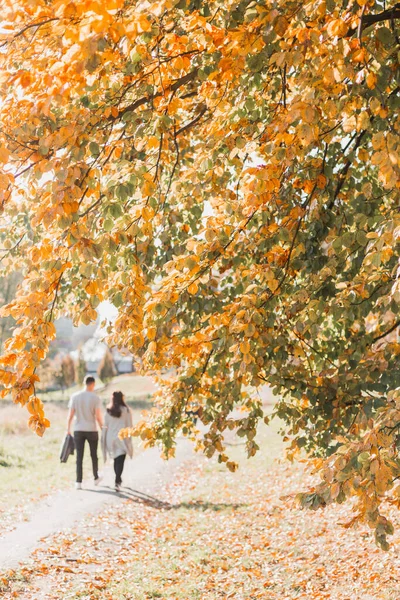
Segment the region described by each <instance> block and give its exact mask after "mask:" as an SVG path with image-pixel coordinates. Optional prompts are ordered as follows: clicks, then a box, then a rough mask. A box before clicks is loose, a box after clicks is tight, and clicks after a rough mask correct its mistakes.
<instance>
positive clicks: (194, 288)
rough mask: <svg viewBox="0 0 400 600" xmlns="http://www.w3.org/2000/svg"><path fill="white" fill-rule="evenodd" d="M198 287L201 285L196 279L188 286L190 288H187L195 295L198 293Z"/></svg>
mask: <svg viewBox="0 0 400 600" xmlns="http://www.w3.org/2000/svg"><path fill="white" fill-rule="evenodd" d="M198 289H199V286H198V285H197V283H196V282H195V281H194V282H193V283H191V284H190V285H189V287H188V289H187V290H188V292H189V294H192V295H194V294H196V293H197V291H198Z"/></svg>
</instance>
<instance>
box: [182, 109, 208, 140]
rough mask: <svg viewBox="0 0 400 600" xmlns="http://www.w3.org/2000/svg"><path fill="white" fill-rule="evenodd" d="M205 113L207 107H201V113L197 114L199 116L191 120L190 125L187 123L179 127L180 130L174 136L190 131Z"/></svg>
mask: <svg viewBox="0 0 400 600" xmlns="http://www.w3.org/2000/svg"><path fill="white" fill-rule="evenodd" d="M206 112H207V107H206V106H205V107H203V108H202V109H201V111H200V112H199V114H198V115H197V117H195V118H194V119H193V121H190V123H187V124H186V125H184V126H183V127H181V128H180V129H178V131H177V132H176V135H180V134H181V133H183V132H184V131H187V130H188V129H191V128H192V127H193V126H194V125H196V123H197V122H198V121H200V119H201V117H202V116H203V115H204V114H205V113H206Z"/></svg>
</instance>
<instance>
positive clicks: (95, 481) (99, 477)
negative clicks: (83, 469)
mask: <svg viewBox="0 0 400 600" xmlns="http://www.w3.org/2000/svg"><path fill="white" fill-rule="evenodd" d="M102 480H103V477H101V476H100V475H99V476H98V477H97V479H95V480H94V485H99V483H100V481H102Z"/></svg>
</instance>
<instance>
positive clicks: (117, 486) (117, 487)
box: [115, 483, 121, 492]
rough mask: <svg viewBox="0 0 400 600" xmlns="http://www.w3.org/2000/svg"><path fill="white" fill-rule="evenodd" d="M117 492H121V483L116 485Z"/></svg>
mask: <svg viewBox="0 0 400 600" xmlns="http://www.w3.org/2000/svg"><path fill="white" fill-rule="evenodd" d="M115 491H116V492H120V491H121V484H120V483H116V484H115Z"/></svg>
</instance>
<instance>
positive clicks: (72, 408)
mask: <svg viewBox="0 0 400 600" xmlns="http://www.w3.org/2000/svg"><path fill="white" fill-rule="evenodd" d="M85 384H86V389H84V390H82V391H81V392H77V393H76V394H73V395H72V396H71V400H70V402H69V413H68V421H67V432H68V433H71V423H72V420H73V418H74V417H75V423H74V441H75V449H76V484H75V487H76V489H77V490H81V489H82V464H83V453H84V450H85V441H86V440H87V441H88V443H89V448H90V456H91V458H92V467H93V477H94V484H95V485H98V484H99V483H100V477H99V472H98V468H99V466H98V465H99V462H98V458H97V446H98V443H99V434H98V431H97V424H96V422H97V423H98V424H99V427H100V429H101V428H102V427H103V416H102V413H101V400H100V398H99V397H98V396H97V394H95V393H94V386H95V380H94V377H86V380H85Z"/></svg>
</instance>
